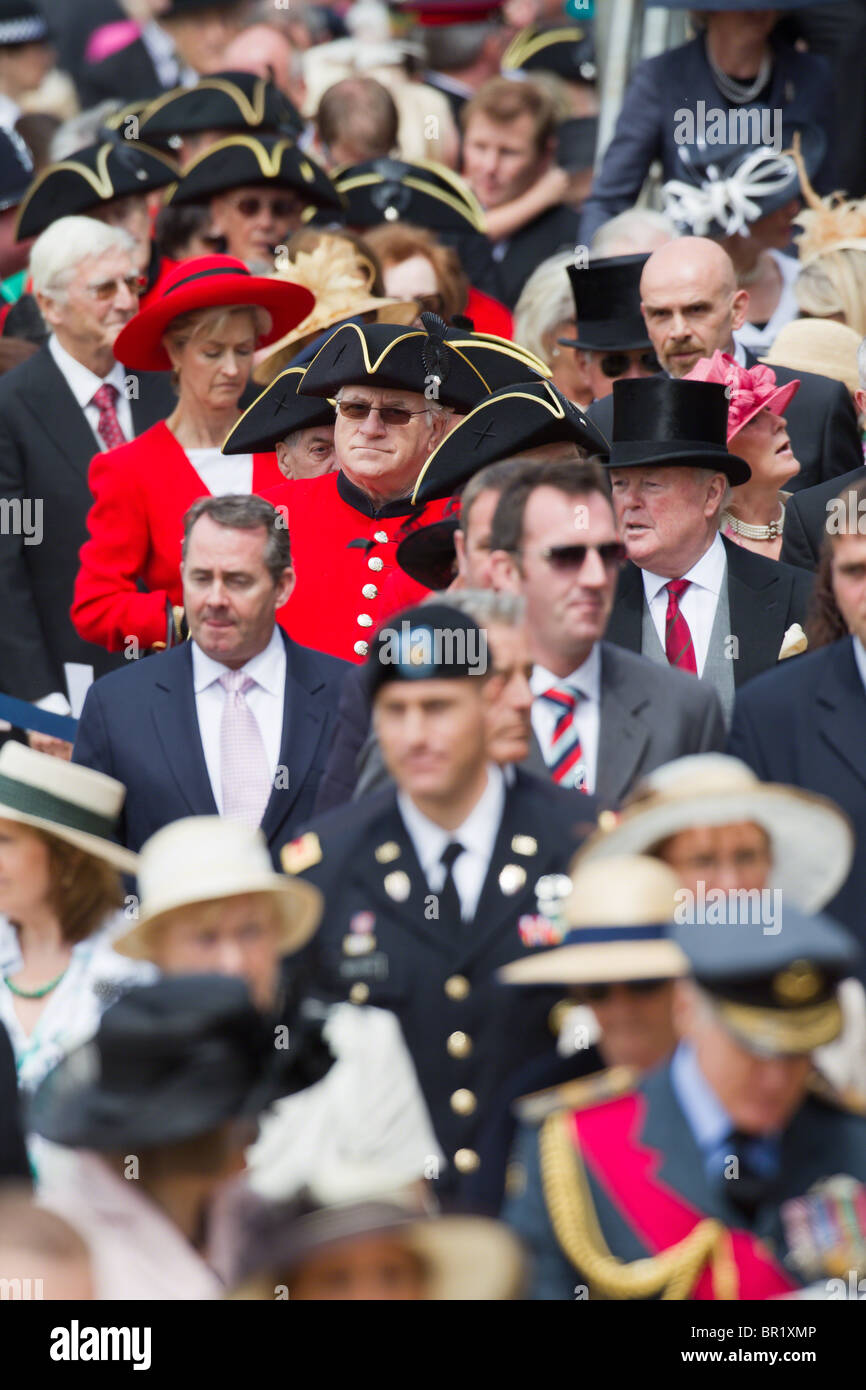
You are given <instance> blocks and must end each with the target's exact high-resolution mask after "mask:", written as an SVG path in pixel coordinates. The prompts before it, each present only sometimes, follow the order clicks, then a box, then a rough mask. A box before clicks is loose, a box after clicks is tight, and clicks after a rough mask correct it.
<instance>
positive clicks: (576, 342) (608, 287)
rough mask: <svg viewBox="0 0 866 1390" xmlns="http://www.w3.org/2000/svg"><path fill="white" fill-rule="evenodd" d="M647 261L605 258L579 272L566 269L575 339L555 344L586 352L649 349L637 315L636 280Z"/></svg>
mask: <svg viewBox="0 0 866 1390" xmlns="http://www.w3.org/2000/svg"><path fill="white" fill-rule="evenodd" d="M648 260H649V256H648V255H639V256H608V257H607V258H606V259H604V260H599V261H590V263H589V265H588V266H585V267H583V268H581V267H580V266H573V265H570V266H569V267H568V277H569V279H570V280H571V292H572V294H573V295H574V303H575V306H576V308H577V337H576V338H560V339H559V341H560V342H561V343H563V344H564V345H565V346H566V347H576V348H584V349H586V350H587V351H590V352H626V351H628V350H629V349H631V348H648V347H652V343H651V342H650V336H649V334H648V333H647V328H646V324H645V323H644V319H643V314H642V313H641V311H640V277H641V272H642V271H643V268H644V266H645V265H646V263H647V261H648Z"/></svg>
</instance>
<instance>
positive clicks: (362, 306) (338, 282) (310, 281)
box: [253, 234, 418, 382]
mask: <svg viewBox="0 0 866 1390" xmlns="http://www.w3.org/2000/svg"><path fill="white" fill-rule="evenodd" d="M273 278H274V279H275V280H277V281H279V280H284V281H291V282H292V283H293V284H297V285H303V286H305V288H306V289H308V290H310V291H311V293H312V294H314V295H315V297H316V303H315V306H314V308H313V309H312V310H311V312H310V313H309V314H308V315H307V317H306V318H305V319H303V321H302V322H301V323H299V324H298V325H297V327H295V328H293V329H291V331H290V332H289V333H286V334H284V335H283V336H282V337H281V338H279V339H278V340H277V341H276V342H274V343H272V344H271V346H270V348H269V350H268V352H267V353H266V354H264V355H263V356H262V358H261V360H260V361H259V362H258V363H257V365H256V368H255V371H254V372H253V376H254V377H255V379H256V381H259V382H265V381H270V380H271V378H272V377H273V375H274V374H275V373H276V372H278V371H280V370H281V369H282V368H283V367H285V366H287V365H288V364H289V362H291V361H292V359H293V358H294V357H296V356H297V355H298V353H299V352H300V351H301V349H302V348H303V347H304V345H305V344H306V343H309V342H312V340H313V339H314V338H315V337H317V336H318V334H319V333H322V332H323V331H324V329H326V328H331V327H333V326H334V325H335V324H338V323H342V322H343V320H344V319H348V318H355V317H356V316H357V315H359V314H371V313H373V314H375V315H376V322H377V323H399V324H403V325H405V324H409V323H412V321H413V320H414V319H415V318H417V316H418V304H417V303H416V302H415V300H414V299H411V300H400V299H383V298H381V297H380V296H379V295H375V294H373V288H372V287H373V282H374V280H375V278H376V268H375V266H374V265H373V262H372V261H370V260H368V259H367V257H366V256H364V255H362V254H361V252H360V251H359V250H358V248H357V247H356V246H353V245H352V243H351V242H349V241H346V239H345V238H344V237H340V236H327V235H324V234H323V236H322V238H321V240H320V241H319V243H318V245H317V246H315V247H314V248H313V250H312V251H299V252H298V253H297V255H296V256H295V258H294V260H293V261H292V262H291V264H290V265H289V266H288V268H287V269H286V270H285V271H277V272H276V274H275V275H274V277H273Z"/></svg>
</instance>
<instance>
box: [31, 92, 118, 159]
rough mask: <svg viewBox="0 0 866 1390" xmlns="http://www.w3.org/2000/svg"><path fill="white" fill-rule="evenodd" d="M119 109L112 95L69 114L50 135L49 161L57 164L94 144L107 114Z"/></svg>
mask: <svg viewBox="0 0 866 1390" xmlns="http://www.w3.org/2000/svg"><path fill="white" fill-rule="evenodd" d="M121 109H122V106H121V103H120V102H119V101H117V100H115V99H114V98H113V97H112V98H110V99H109V100H108V101H101V102H100V103H99V105H98V106H90V107H88V109H87V110H86V111H79V113H78V115H77V116H70V117H69V120H68V121H64V122H63V125H62V126H60V127H59V128H58V129H57V130H55V132H54V134H53V135H52V137H51V144H50V145H49V146H48V154H49V158H50V160H51V163H52V164H59V163H60V161H61V160H63V159H69V158H70V156H71V155H74V154H77V152H78V151H79V150H83V149H84V148H85V147H86V146H87V145H95V144H96V142H97V140H98V139H99V132H100V131H101V130H102V128H103V126H104V125H105V122H106V121H107V120H108V118H109V116H113V115H114V114H115V112H117V111H120V110H121Z"/></svg>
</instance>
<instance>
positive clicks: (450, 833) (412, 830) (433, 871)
mask: <svg viewBox="0 0 866 1390" xmlns="http://www.w3.org/2000/svg"><path fill="white" fill-rule="evenodd" d="M397 805H398V806H399V809H400V815H401V816H402V817H403V824H404V825H405V826H406V829H407V831H408V832H409V838H410V839H411V841H412V844H413V845H414V846H415V853H416V854H417V856H418V862H419V864H420V865H421V868H422V870H423V872H424V877H425V878H426V880H427V882H428V884H429V885H430V891H431V892H432V893H439V892H441V891H442V887H443V885H444V883H445V867H444V865H443V864H442V863H441V862H440V861H441V859H442V852H443V850H444V849H445V846H446V845H449V844H450V843H451V841H452V840H458V841H459V842H460V844H461V845H462V846H463V849H464V850H465V853H464V854H461V855H460V857H459V858H458V859H457V860H455V863H454V867H453V869H452V871H451V876H452V878H453V880H454V886H455V888H456V889H457V896H458V897H459V899H460V906H461V908H462V915H463V920H464V922H471V921H472V918H473V917H474V916H475V910H476V908H477V907H478V899H479V898H480V897H481V889H482V888H483V887H484V880H485V878H486V877H487V870H488V869H489V868H490V859H491V856H492V854H493V846H494V844H495V843H496V836H497V835H498V833H499V824H500V821H501V820H502V812H503V810H504V809H505V778H504V777H503V775H502V769H501V768H499V767H497V766H496V764H495V763H488V765H487V786H486V787H485V789H484V791H483V792H482V794H481V796H480V797H479V798H478V800H477V801H476V803H475V805H474V806H473V808H472V810H471V811H470V812H469V815H468V816H467V817H466V819H465V821H464V822H463V824H462V825H458V826H457V828H456V829H455V830H443V829H442V826H441V825H437V824H436V823H435V821H432V820H428V818H427V816H425V815H423V813H422V812H421V811H419V810H418V807H417V806H416V805H415V803H414V801H413V800H412V799H411V797H409V796H408V795H407V794H406V792H398V793H397Z"/></svg>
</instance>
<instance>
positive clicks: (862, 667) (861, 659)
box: [854, 637, 866, 692]
mask: <svg viewBox="0 0 866 1390" xmlns="http://www.w3.org/2000/svg"><path fill="white" fill-rule="evenodd" d="M854 661H855V663H856V666H857V671H858V673H859V676H860V679H861V681H862V682H863V690H864V692H866V647H864V646H863V643H862V642H861V641H860V638H859V637H855V638H854Z"/></svg>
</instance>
